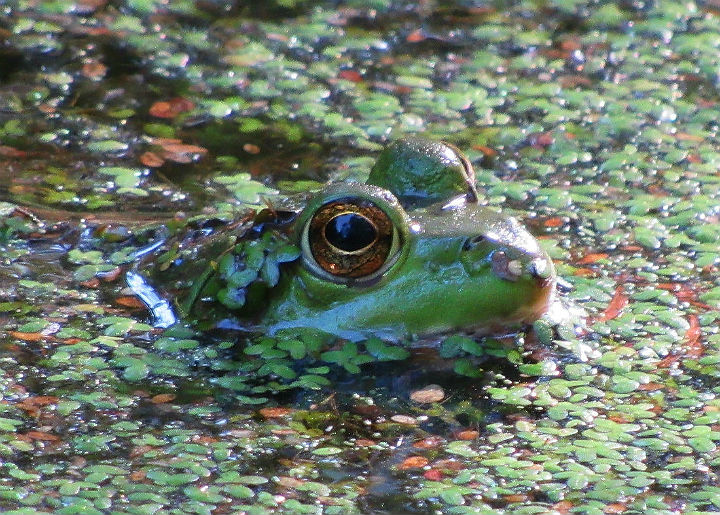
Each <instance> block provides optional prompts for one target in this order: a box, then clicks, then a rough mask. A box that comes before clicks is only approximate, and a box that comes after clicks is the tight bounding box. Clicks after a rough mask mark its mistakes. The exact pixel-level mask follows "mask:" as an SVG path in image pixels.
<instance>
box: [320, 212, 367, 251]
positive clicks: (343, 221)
mask: <svg viewBox="0 0 720 515" xmlns="http://www.w3.org/2000/svg"><path fill="white" fill-rule="evenodd" d="M376 236H377V231H376V230H375V226H374V225H373V224H371V223H370V220H368V219H367V218H365V217H364V216H361V215H358V214H357V213H344V214H342V215H338V216H336V217H335V218H333V219H332V220H330V221H329V222H328V223H327V224H326V225H325V238H326V239H327V241H328V242H329V243H330V244H331V245H332V246H333V247H335V248H338V249H340V250H344V251H345V252H354V251H356V250H360V249H363V248H365V247H367V246H368V245H370V244H371V243H372V242H374V241H375V238H376Z"/></svg>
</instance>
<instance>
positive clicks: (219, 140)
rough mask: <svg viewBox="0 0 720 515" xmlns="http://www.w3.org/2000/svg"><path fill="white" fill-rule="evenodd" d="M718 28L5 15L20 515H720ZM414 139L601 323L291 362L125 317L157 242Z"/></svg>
mask: <svg viewBox="0 0 720 515" xmlns="http://www.w3.org/2000/svg"><path fill="white" fill-rule="evenodd" d="M718 16H720V8H718V5H717V4H716V3H714V2H706V3H702V2H698V3H693V2H671V1H661V0H646V1H640V0H635V1H620V2H601V3H596V2H583V1H573V2H567V1H560V0H542V1H533V2H519V1H518V2H510V1H508V2H480V1H473V0H467V1H463V0H455V1H452V2H439V1H437V2H436V1H422V2H405V1H390V0H371V1H370V2H367V1H362V2H361V1H359V0H348V1H328V2H310V1H302V0H269V1H268V2H264V3H262V4H258V5H255V3H251V5H250V6H244V5H243V3H237V4H236V3H226V2H213V1H190V0H180V1H177V2H175V1H173V2H163V1H156V0H128V1H125V2H122V1H113V2H109V1H107V0H81V1H69V0H53V1H35V0H22V1H20V0H10V1H5V2H0V216H1V217H2V218H1V219H0V249H1V252H0V511H3V512H5V513H16V514H26V513H27V514H34V513H60V514H71V513H82V514H92V513H99V514H102V513H113V514H125V513H128V514H129V513H132V514H158V515H159V514H184V513H193V514H204V513H207V514H211V513H212V514H221V513H251V514H253V513H257V514H262V513H327V514H334V513H338V514H339V513H342V514H346V513H398V512H401V513H458V514H463V513H518V514H531V513H548V512H553V513H561V514H564V513H587V514H602V513H630V514H632V513H645V514H652V513H657V514H660V513H698V514H699V513H711V512H717V511H718V510H720V478H719V477H718V473H717V471H718V470H719V466H720V451H718V441H719V440H720V399H718V394H719V393H720V383H719V381H718V377H719V376H720V371H719V369H718V363H720V333H718V329H717V325H718V320H719V319H720V311H719V310H720V274H718V262H719V260H720V257H719V256H720V220H719V217H720V174H719V173H718V169H719V167H720V146H719V145H718V137H717V136H718V134H717V133H718V120H720V96H719V95H718V81H719V80H720V79H719V75H718V70H720V21H719V18H718ZM417 133H422V134H424V135H426V136H428V137H432V138H436V139H444V140H446V141H448V142H451V143H453V144H455V145H456V146H458V147H459V148H461V149H463V150H464V151H466V152H467V154H468V156H469V158H470V160H471V161H472V162H473V164H474V166H475V168H476V171H477V175H478V188H479V191H480V193H481V196H482V201H483V202H484V203H486V204H488V205H490V206H494V207H498V208H501V209H502V210H503V211H504V212H507V213H510V214H513V215H515V216H517V217H518V218H519V219H520V220H521V221H522V222H523V223H524V224H525V225H526V226H528V227H529V228H531V230H532V232H533V233H534V234H535V235H536V236H538V238H539V239H540V241H541V243H542V245H543V247H545V248H546V249H547V251H548V252H549V253H550V255H551V256H552V257H553V259H554V261H555V263H556V265H557V268H558V273H559V275H560V276H561V277H562V278H563V279H564V281H566V282H567V283H569V285H570V286H571V290H570V291H569V292H566V293H564V294H563V295H564V298H565V300H566V302H567V303H570V304H571V305H573V306H577V307H578V308H579V309H582V310H584V311H585V312H586V313H587V316H586V317H585V318H586V319H585V321H584V323H580V321H578V323H577V326H576V327H575V328H572V329H575V330H568V328H564V329H562V330H560V331H559V332H558V333H556V334H553V335H550V334H548V335H546V336H547V337H548V338H550V339H551V341H549V342H547V341H546V338H538V335H537V334H535V333H533V332H532V331H529V332H527V333H525V332H523V333H520V334H517V335H501V336H495V337H485V338H481V337H475V338H471V337H469V336H467V335H447V336H446V337H445V342H444V343H442V342H439V344H438V345H437V346H434V347H432V346H431V347H428V348H422V349H414V350H413V351H412V352H409V353H407V357H405V355H404V354H398V353H397V352H396V351H394V350H392V347H391V346H387V347H382V346H381V347H379V348H380V351H377V347H376V348H375V349H376V352H370V351H369V350H368V349H369V348H370V347H369V346H367V344H365V345H364V344H361V345H359V346H358V347H357V348H356V349H350V348H349V347H343V346H342V342H340V343H338V342H334V343H329V344H328V343H326V342H325V343H323V342H320V343H317V342H315V341H314V340H312V338H313V337H312V335H309V336H307V338H308V339H307V340H306V341H304V342H303V345H305V346H307V348H310V346H311V345H320V346H321V347H322V346H323V345H328V347H322V349H323V350H327V349H333V350H338V351H342V352H340V353H339V354H338V353H336V354H333V355H332V356H334V359H330V358H329V357H330V355H329V354H318V356H317V357H316V358H315V359H314V361H313V360H310V361H312V362H309V361H308V360H307V359H306V361H305V362H302V363H301V361H302V360H296V362H293V361H292V360H291V359H290V358H288V357H287V356H288V352H285V351H282V352H284V353H285V354H284V357H283V358H282V359H283V360H284V361H283V362H282V363H279V362H277V361H273V359H276V358H273V357H269V354H263V352H264V351H263V350H262V349H266V350H267V349H271V350H272V351H273V353H275V354H273V356H275V357H277V354H276V351H277V349H278V348H283V347H282V345H284V344H287V342H285V343H283V341H282V339H281V338H280V339H276V340H273V341H272V342H271V343H267V342H265V343H263V344H262V345H265V344H267V346H266V347H262V346H261V347H258V346H257V345H259V344H258V340H257V338H258V336H257V335H249V334H248V333H247V332H242V331H217V330H215V331H200V330H198V329H197V328H193V327H190V326H186V325H182V324H180V325H178V326H175V327H172V328H169V329H161V328H159V327H154V326H153V319H152V316H151V314H150V313H149V312H148V310H147V308H146V307H145V306H144V305H143V304H142V303H141V302H139V300H138V299H137V297H136V296H134V295H133V292H132V291H130V290H128V288H127V286H126V282H125V278H126V273H127V271H128V270H131V269H132V268H133V267H134V266H135V263H136V261H137V260H136V254H135V253H136V251H137V250H138V249H139V248H142V247H144V246H147V245H148V244H150V243H151V242H152V241H155V240H154V238H159V237H161V236H162V235H164V234H171V233H173V232H177V231H181V230H182V228H183V227H184V226H185V225H186V224H188V223H195V224H201V223H205V222H207V221H215V222H217V223H226V222H230V221H232V220H237V219H238V218H241V217H242V215H243V214H244V213H246V212H247V210H248V209H261V208H262V207H264V206H265V205H266V204H267V203H269V204H270V205H282V204H283V203H286V202H287V200H286V199H287V198H288V197H289V196H292V195H294V194H297V193H300V194H302V193H304V192H307V191H312V190H316V189H318V188H319V187H321V186H322V184H324V183H325V182H326V181H329V180H330V181H347V180H364V179H365V178H366V177H367V174H368V172H369V169H370V167H371V166H372V163H373V162H374V160H375V158H376V156H377V154H378V152H379V150H380V149H382V147H383V146H384V144H385V143H387V142H388V141H391V140H393V139H396V138H399V137H402V136H406V135H411V134H417ZM215 222H213V223H215ZM288 345H289V344H287V345H286V346H285V347H284V348H289V347H288ZM382 345H384V344H382ZM443 349H445V350H444V351H443ZM447 349H453V350H452V352H451V351H448V350H447ZM292 350H293V351H295V350H296V349H292ZM351 351H352V352H351ZM322 356H325V357H326V358H328V359H323V358H322ZM365 361H368V362H367V363H365V364H362V363H363V362H365ZM288 364H289V365H288ZM263 366H265V368H263ZM273 367H275V368H273ZM283 367H284V368H283ZM432 384H436V385H440V386H441V387H442V390H443V393H442V395H440V396H439V397H436V398H435V399H434V402H418V400H417V399H418V397H417V393H418V391H423V390H424V389H426V387H428V385H432ZM434 391H435V392H437V391H438V390H437V389H435V390H434Z"/></svg>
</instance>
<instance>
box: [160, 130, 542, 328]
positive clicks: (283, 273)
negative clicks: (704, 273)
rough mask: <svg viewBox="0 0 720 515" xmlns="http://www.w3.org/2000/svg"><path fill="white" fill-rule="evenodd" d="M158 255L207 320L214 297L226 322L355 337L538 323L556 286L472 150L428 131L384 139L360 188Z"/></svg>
mask: <svg viewBox="0 0 720 515" xmlns="http://www.w3.org/2000/svg"><path fill="white" fill-rule="evenodd" d="M198 242H200V243H201V245H200V247H202V250H198V245H197V243H198ZM159 261H161V262H163V263H164V265H163V266H162V267H161V268H162V270H163V271H162V273H163V274H164V273H171V272H173V269H175V278H176V282H175V287H173V288H170V290H171V292H170V293H172V294H176V293H177V294H178V296H179V299H180V300H179V302H178V305H179V306H182V308H183V310H184V311H186V313H187V314H188V315H189V316H190V318H196V319H199V320H204V321H205V322H204V323H205V324H206V326H207V324H210V325H212V326H217V325H218V320H219V317H218V315H217V313H219V311H218V310H216V308H218V307H220V308H222V310H224V313H225V315H223V316H224V317H225V318H223V320H224V322H222V323H221V324H220V325H222V324H225V325H226V326H227V320H228V319H232V320H234V323H235V324H237V325H240V326H243V327H250V328H256V329H259V330H262V331H264V332H266V333H268V334H273V333H275V332H276V331H278V330H280V329H286V328H305V327H309V328H315V329H320V330H322V331H325V332H327V333H330V334H334V335H336V336H339V337H342V338H347V339H351V340H360V339H365V338H368V337H371V336H379V337H382V338H388V339H404V338H406V337H412V336H417V335H427V334H436V333H441V332H448V331H453V330H476V331H480V332H489V331H494V330H497V329H499V328H507V327H512V326H519V325H522V324H526V323H530V322H532V321H534V320H536V319H537V318H538V317H540V316H541V315H542V314H543V313H544V312H545V311H546V310H547V309H548V306H549V304H550V303H551V301H552V297H553V295H554V291H555V282H556V279H555V270H554V267H553V264H552V261H551V260H550V258H549V257H548V256H547V255H546V254H545V252H544V251H543V250H542V249H541V248H540V247H539V245H538V243H537V241H536V240H535V238H533V236H531V235H530V233H529V232H528V231H527V230H526V229H524V228H523V227H522V226H521V225H520V224H519V223H518V222H517V221H516V220H515V219H514V218H511V217H508V216H504V215H502V214H500V213H498V212H497V211H495V210H493V209H490V208H487V207H484V206H482V205H481V204H480V203H479V202H478V194H477V192H476V189H475V176H474V172H473V169H472V166H471V165H470V163H469V161H468V159H467V158H465V157H464V156H463V155H462V153H461V152H460V151H459V150H458V149H456V148H455V147H453V146H452V145H449V144H446V143H441V142H435V141H430V140H426V139H421V138H407V139H401V140H398V141H396V142H394V143H392V144H390V145H389V146H388V147H386V149H385V150H384V151H383V152H382V153H381V154H380V156H379V158H378V160H377V162H376V164H375V166H374V167H373V169H372V171H371V172H370V175H369V179H368V181H367V183H366V184H362V183H337V184H331V185H329V186H327V187H326V188H324V189H323V190H321V191H319V192H318V193H317V194H315V195H314V196H312V197H311V198H309V199H308V200H307V202H306V204H305V206H304V208H303V209H301V210H300V211H299V212H298V213H294V212H281V211H279V210H264V211H262V212H260V213H258V214H257V215H256V216H255V217H254V218H253V219H252V220H248V221H246V223H244V224H240V225H238V226H236V228H235V229H234V230H224V231H219V232H218V234H213V235H211V236H202V238H201V239H196V240H194V241H188V240H187V239H186V241H184V242H181V243H180V244H179V245H176V247H175V248H174V250H173V251H172V252H169V253H168V254H166V255H165V256H164V258H163V259H160V260H159ZM189 261H190V262H195V263H200V266H201V268H202V271H199V272H188V271H186V270H185V269H184V268H183V266H186V265H184V263H185V264H186V263H187V262H189ZM151 281H152V279H151ZM181 293H182V294H183V295H184V296H183V295H181Z"/></svg>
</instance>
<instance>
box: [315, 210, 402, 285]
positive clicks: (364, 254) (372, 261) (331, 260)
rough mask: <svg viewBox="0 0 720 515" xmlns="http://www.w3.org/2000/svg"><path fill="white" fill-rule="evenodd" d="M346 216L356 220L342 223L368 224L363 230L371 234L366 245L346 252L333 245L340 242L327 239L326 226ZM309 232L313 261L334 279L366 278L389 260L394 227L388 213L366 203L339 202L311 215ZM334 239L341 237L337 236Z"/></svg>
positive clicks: (340, 235)
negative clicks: (369, 231)
mask: <svg viewBox="0 0 720 515" xmlns="http://www.w3.org/2000/svg"><path fill="white" fill-rule="evenodd" d="M347 215H354V216H355V217H358V218H349V219H347V220H344V221H342V222H347V223H352V221H355V222H357V221H358V220H362V222H363V223H365V224H367V227H366V229H370V230H371V231H372V233H373V234H372V237H371V238H366V240H368V241H369V243H367V244H366V245H364V246H362V247H358V248H357V249H352V250H346V249H343V248H340V247H338V246H337V245H336V244H337V243H339V241H335V242H333V241H332V240H334V239H335V238H333V237H330V238H328V234H327V230H328V226H330V225H331V224H332V223H333V221H335V222H336V223H338V222H341V221H340V220H338V218H339V217H342V216H347ZM308 229H309V230H308V239H309V247H310V251H311V253H312V255H313V258H314V259H315V262H316V263H317V264H318V266H320V268H322V269H323V270H324V271H326V272H327V273H329V274H331V275H334V276H336V277H343V278H349V279H359V278H363V277H366V276H369V275H371V274H373V273H374V272H376V271H377V270H379V269H380V268H381V267H382V266H383V265H384V264H385V262H386V261H387V260H388V258H389V257H390V250H391V248H392V245H393V234H394V225H393V223H392V221H391V219H390V217H389V216H388V215H387V213H385V212H384V211H383V210H382V209H380V208H379V207H378V206H377V205H376V204H375V203H373V202H371V201H369V200H365V199H357V200H356V199H340V200H336V201H333V202H329V203H327V204H325V205H323V206H321V207H320V209H318V210H317V212H316V213H315V214H314V215H313V216H312V218H311V219H310V222H309V228H308ZM336 229H337V228H336ZM341 229H342V228H341ZM350 229H352V228H350ZM340 232H342V231H340ZM335 236H338V237H340V238H342V237H343V235H342V234H339V233H338V234H337V235H335ZM365 236H367V234H366V235H365ZM370 240H372V241H370Z"/></svg>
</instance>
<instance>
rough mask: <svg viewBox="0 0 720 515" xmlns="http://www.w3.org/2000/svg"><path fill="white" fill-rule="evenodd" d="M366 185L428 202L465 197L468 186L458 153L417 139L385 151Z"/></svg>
mask: <svg viewBox="0 0 720 515" xmlns="http://www.w3.org/2000/svg"><path fill="white" fill-rule="evenodd" d="M473 180H474V177H473ZM367 182H368V184H374V185H376V186H380V187H381V188H384V189H386V190H388V191H391V192H393V193H394V194H395V195H396V196H397V197H398V198H408V199H413V200H415V199H417V200H429V201H441V200H446V199H449V198H450V197H452V196H454V195H458V194H460V193H465V192H466V191H467V190H468V186H469V185H468V182H467V177H466V170H465V166H464V164H463V160H462V159H461V155H460V154H459V151H458V150H457V149H455V148H454V147H452V146H450V145H447V144H445V143H442V142H440V141H432V140H428V139H424V138H417V137H414V138H403V139H399V140H397V141H394V142H393V143H391V144H389V145H388V146H387V147H385V149H384V150H383V151H382V152H381V153H380V155H379V156H378V159H377V161H376V163H375V166H373V168H372V170H371V171H370V176H369V177H368V181H367Z"/></svg>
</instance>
